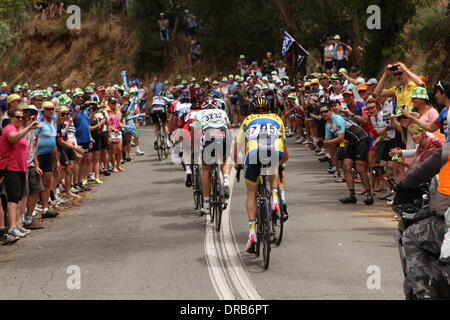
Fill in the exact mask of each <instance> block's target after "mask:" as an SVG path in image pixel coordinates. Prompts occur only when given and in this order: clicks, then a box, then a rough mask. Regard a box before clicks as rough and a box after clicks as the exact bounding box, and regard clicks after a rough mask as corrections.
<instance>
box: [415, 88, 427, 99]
mask: <svg viewBox="0 0 450 320" xmlns="http://www.w3.org/2000/svg"><path fill="white" fill-rule="evenodd" d="M411 98H412V99H424V100H430V97H429V96H428V92H427V89H425V88H424V87H415V88H414V90H413V91H412V93H411Z"/></svg>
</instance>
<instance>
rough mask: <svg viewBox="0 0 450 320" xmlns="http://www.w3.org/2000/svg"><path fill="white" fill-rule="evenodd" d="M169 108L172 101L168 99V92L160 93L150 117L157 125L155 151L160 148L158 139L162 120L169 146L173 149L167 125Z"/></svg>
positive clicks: (155, 99) (154, 100)
mask: <svg viewBox="0 0 450 320" xmlns="http://www.w3.org/2000/svg"><path fill="white" fill-rule="evenodd" d="M169 107H170V100H169V99H168V98H167V93H166V92H164V91H163V92H161V93H160V95H159V96H155V97H153V100H152V108H151V111H150V115H151V117H152V120H153V123H154V124H155V142H154V147H155V149H156V148H157V147H158V146H157V138H158V136H159V133H160V131H161V126H160V124H159V123H160V121H159V120H161V123H162V125H163V126H164V134H165V135H166V137H167V145H168V146H169V147H172V142H171V141H170V139H169V127H168V125H167V110H168V108H169Z"/></svg>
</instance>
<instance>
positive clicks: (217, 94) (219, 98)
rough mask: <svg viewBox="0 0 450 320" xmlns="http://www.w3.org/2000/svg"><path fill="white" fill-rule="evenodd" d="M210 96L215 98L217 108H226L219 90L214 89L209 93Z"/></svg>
mask: <svg viewBox="0 0 450 320" xmlns="http://www.w3.org/2000/svg"><path fill="white" fill-rule="evenodd" d="M211 97H213V98H214V99H215V100H216V103H217V106H218V109H221V110H226V109H227V104H226V103H225V101H224V100H223V99H222V96H221V95H220V92H219V91H218V90H214V91H213V92H212V93H211Z"/></svg>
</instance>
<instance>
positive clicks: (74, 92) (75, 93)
mask: <svg viewBox="0 0 450 320" xmlns="http://www.w3.org/2000/svg"><path fill="white" fill-rule="evenodd" d="M78 95H82V96H84V92H83V90H81V89H80V88H76V89H75V90H73V91H72V96H73V97H75V96H78Z"/></svg>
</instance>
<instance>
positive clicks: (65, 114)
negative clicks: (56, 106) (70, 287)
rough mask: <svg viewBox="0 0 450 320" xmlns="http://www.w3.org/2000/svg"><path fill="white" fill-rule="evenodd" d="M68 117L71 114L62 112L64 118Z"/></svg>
mask: <svg viewBox="0 0 450 320" xmlns="http://www.w3.org/2000/svg"><path fill="white" fill-rule="evenodd" d="M68 115H69V112H61V116H63V117H65V116H68Z"/></svg>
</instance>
